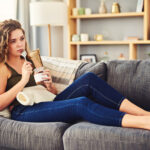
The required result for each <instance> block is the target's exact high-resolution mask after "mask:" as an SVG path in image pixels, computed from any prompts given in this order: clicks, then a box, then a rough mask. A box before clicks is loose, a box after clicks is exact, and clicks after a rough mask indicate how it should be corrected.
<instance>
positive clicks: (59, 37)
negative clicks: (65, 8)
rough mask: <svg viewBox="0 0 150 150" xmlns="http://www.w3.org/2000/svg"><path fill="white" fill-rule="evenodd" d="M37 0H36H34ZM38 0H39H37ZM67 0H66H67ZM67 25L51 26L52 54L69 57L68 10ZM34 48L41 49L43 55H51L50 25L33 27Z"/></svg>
mask: <svg viewBox="0 0 150 150" xmlns="http://www.w3.org/2000/svg"><path fill="white" fill-rule="evenodd" d="M34 1H35V0H34ZM36 1H37V0H36ZM39 1H52V0H39ZM54 1H63V0H54ZM65 1H66V0H65ZM64 19H65V20H66V25H65V26H64V27H54V26H52V27H51V48H52V56H54V57H68V56H67V54H68V52H67V51H68V50H67V45H68V44H67V12H66V18H64ZM33 34H34V36H33V39H35V40H34V41H33V49H37V48H39V49H40V53H41V55H42V56H48V55H49V43H48V27H33Z"/></svg>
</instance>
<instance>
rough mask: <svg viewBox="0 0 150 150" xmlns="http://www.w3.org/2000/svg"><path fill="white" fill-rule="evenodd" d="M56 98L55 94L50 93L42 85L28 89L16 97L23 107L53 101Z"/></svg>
mask: <svg viewBox="0 0 150 150" xmlns="http://www.w3.org/2000/svg"><path fill="white" fill-rule="evenodd" d="M55 97H56V95H55V94H53V93H51V92H49V91H48V90H47V89H46V88H45V87H43V86H42V85H36V86H31V87H26V88H24V89H23V91H22V92H19V93H18V94H17V96H16V98H17V100H18V101H19V103H21V104H22V105H33V104H34V103H40V102H46V101H53V100H54V98H55Z"/></svg>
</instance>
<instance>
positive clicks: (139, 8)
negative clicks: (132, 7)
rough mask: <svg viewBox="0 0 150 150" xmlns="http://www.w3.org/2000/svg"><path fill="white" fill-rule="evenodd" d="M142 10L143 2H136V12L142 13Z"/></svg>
mask: <svg viewBox="0 0 150 150" xmlns="http://www.w3.org/2000/svg"><path fill="white" fill-rule="evenodd" d="M143 8H144V0H138V1H137V7H136V12H142V11H143Z"/></svg>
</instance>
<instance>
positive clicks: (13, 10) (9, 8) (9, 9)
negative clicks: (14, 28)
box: [0, 0, 17, 21]
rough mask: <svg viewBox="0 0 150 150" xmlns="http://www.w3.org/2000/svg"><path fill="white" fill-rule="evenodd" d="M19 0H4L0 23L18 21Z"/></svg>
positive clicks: (1, 6) (1, 5) (0, 12)
mask: <svg viewBox="0 0 150 150" xmlns="http://www.w3.org/2000/svg"><path fill="white" fill-rule="evenodd" d="M16 17H17V0H4V1H1V2H0V21H4V20H6V19H16Z"/></svg>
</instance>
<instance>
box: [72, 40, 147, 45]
mask: <svg viewBox="0 0 150 150" xmlns="http://www.w3.org/2000/svg"><path fill="white" fill-rule="evenodd" d="M130 43H132V44H150V40H148V41H143V40H138V41H88V42H70V44H71V45H128V44H130Z"/></svg>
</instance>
